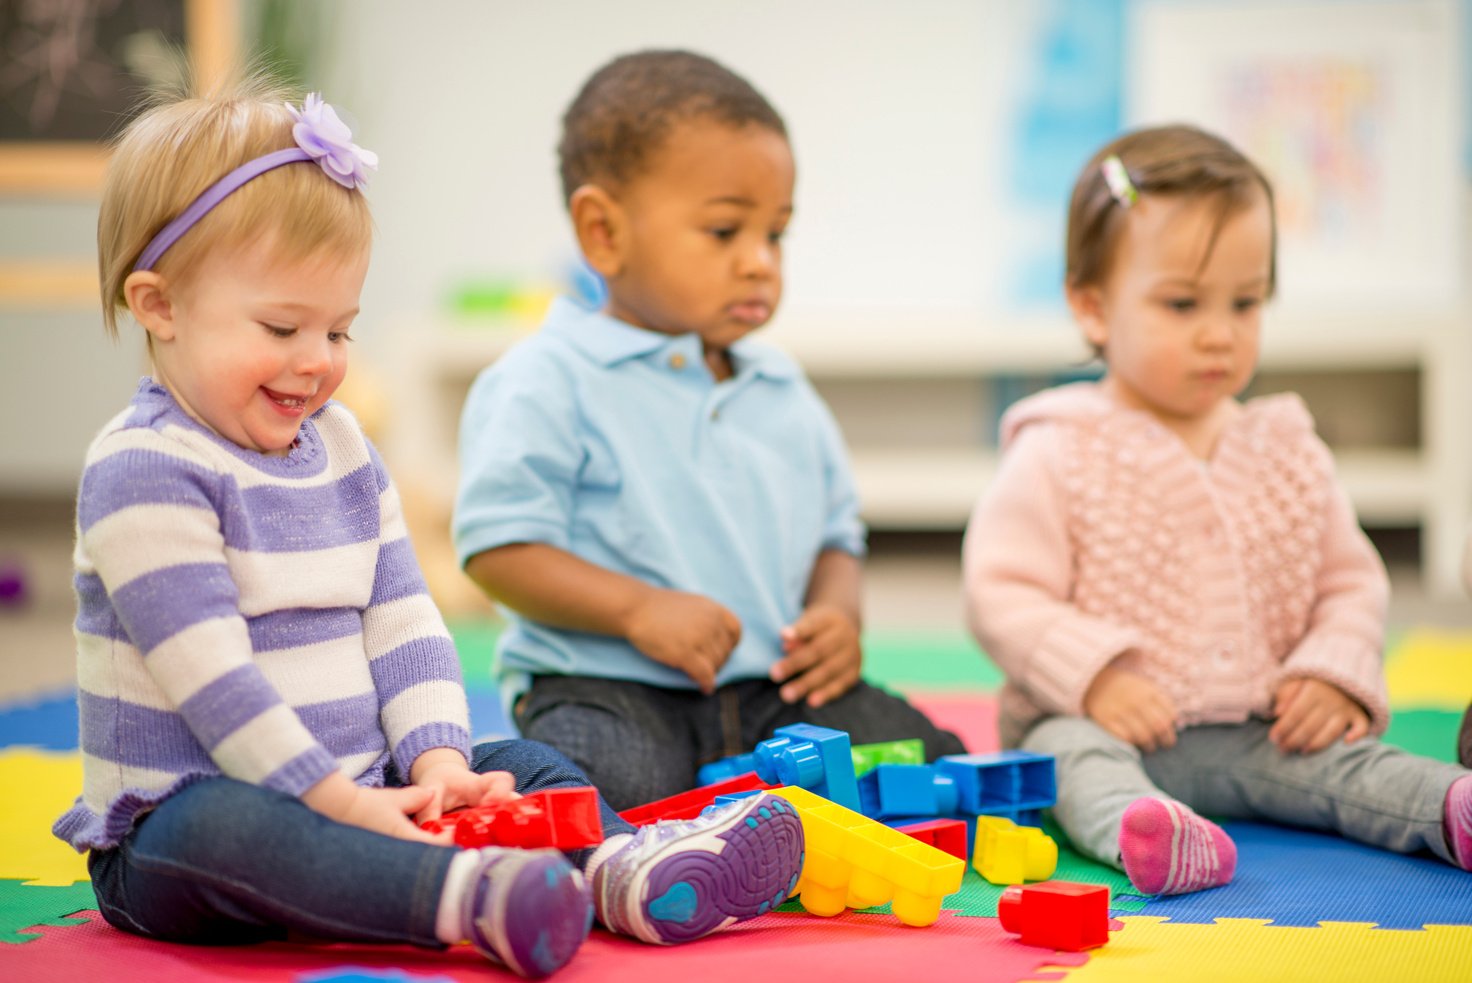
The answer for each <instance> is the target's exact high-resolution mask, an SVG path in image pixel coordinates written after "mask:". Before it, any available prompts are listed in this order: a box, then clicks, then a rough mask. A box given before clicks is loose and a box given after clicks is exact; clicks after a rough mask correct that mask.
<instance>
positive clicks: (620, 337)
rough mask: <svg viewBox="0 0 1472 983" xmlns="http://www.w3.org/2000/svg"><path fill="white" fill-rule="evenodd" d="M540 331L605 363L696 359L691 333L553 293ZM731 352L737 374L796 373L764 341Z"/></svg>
mask: <svg viewBox="0 0 1472 983" xmlns="http://www.w3.org/2000/svg"><path fill="white" fill-rule="evenodd" d="M542 330H543V331H546V332H548V333H549V334H552V335H554V336H556V337H558V338H561V339H562V340H564V341H566V342H567V343H568V344H570V345H572V346H573V347H574V348H576V349H578V350H579V351H581V352H583V353H584V354H585V355H587V356H588V357H589V358H591V359H593V360H594V361H596V362H598V363H599V364H601V365H605V366H613V365H617V364H619V363H620V362H626V361H629V360H630V359H635V358H643V357H644V356H646V355H653V354H657V353H660V352H663V351H665V350H671V351H681V352H684V351H685V350H686V349H689V352H688V354H687V357H693V358H698V357H700V339H698V338H696V337H695V335H693V334H683V335H669V334H663V333H661V332H659V331H649V330H646V329H644V328H636V327H634V326H633V325H632V324H629V323H627V322H625V321H620V320H619V319H618V318H615V317H609V316H608V315H607V314H604V313H603V312H602V311H595V310H589V309H588V308H586V307H583V306H581V305H580V304H577V303H575V302H574V301H572V300H569V299H568V298H566V297H558V298H557V299H556V300H554V301H553V302H552V306H551V308H549V309H548V311H547V318H546V321H545V322H543V325H542ZM731 356H732V361H733V363H734V365H735V367H736V374H737V375H738V376H742V375H747V374H751V375H759V376H764V377H766V378H769V379H792V378H795V377H796V376H797V370H796V367H795V366H794V365H793V364H792V363H791V361H789V360H788V359H786V358H785V357H783V356H781V355H779V354H778V353H777V352H776V351H775V350H773V349H771V348H769V347H767V346H766V345H761V344H752V343H751V342H750V340H749V339H745V338H743V339H742V340H740V341H738V342H736V343H735V344H734V345H732V346H731Z"/></svg>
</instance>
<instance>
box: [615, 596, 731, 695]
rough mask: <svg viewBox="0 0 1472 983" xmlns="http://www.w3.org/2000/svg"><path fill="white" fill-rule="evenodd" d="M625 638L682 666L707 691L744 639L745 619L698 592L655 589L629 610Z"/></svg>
mask: <svg viewBox="0 0 1472 983" xmlns="http://www.w3.org/2000/svg"><path fill="white" fill-rule="evenodd" d="M625 637H627V638H628V640H629V644H630V645H632V646H634V648H636V649H638V650H639V651H640V652H642V653H644V654H645V655H647V656H649V658H651V659H653V660H654V661H655V662H659V663H663V664H664V665H667V666H670V667H672V668H675V669H678V670H680V671H681V672H683V673H684V674H685V675H687V676H689V677H690V678H691V679H693V680H695V684H696V685H697V686H699V687H700V691H701V692H702V693H705V694H707V695H709V694H711V693H714V692H715V690H716V673H717V672H719V671H720V668H721V666H723V665H725V664H726V659H728V658H729V657H730V655H731V650H732V649H734V648H735V647H736V643H737V642H739V641H741V619H739V618H737V617H736V615H734V614H732V613H731V612H730V610H729V609H727V608H726V607H724V606H723V605H720V604H717V603H716V602H715V601H712V600H711V599H710V598H708V597H702V596H701V595H699V594H687V593H685V592H683V591H674V590H651V591H650V592H649V593H648V595H646V596H645V598H644V600H643V601H642V602H641V603H640V604H639V605H638V606H637V607H636V608H634V610H633V611H632V612H631V613H630V615H629V618H628V630H627V632H626V635H625Z"/></svg>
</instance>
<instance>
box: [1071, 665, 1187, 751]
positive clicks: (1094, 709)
mask: <svg viewBox="0 0 1472 983" xmlns="http://www.w3.org/2000/svg"><path fill="white" fill-rule="evenodd" d="M1084 713H1086V714H1088V715H1089V717H1090V718H1091V719H1092V720H1093V721H1094V722H1095V723H1096V724H1098V725H1099V726H1100V727H1103V728H1104V729H1105V730H1107V731H1108V732H1109V733H1111V734H1113V735H1114V736H1115V737H1117V738H1119V739H1120V740H1122V741H1129V742H1130V743H1131V744H1133V745H1134V746H1135V747H1137V748H1139V749H1140V750H1141V751H1144V752H1146V753H1149V752H1151V751H1156V750H1159V749H1160V748H1167V747H1174V746H1175V743H1176V728H1177V726H1178V724H1177V722H1176V706H1175V703H1174V702H1172V700H1171V698H1170V697H1169V696H1167V695H1166V693H1165V690H1163V689H1161V688H1160V687H1159V686H1156V685H1155V684H1154V683H1152V682H1151V681H1150V680H1148V679H1146V678H1145V677H1144V676H1141V675H1140V674H1138V673H1134V672H1130V671H1129V670H1128V669H1122V668H1120V667H1118V666H1115V665H1107V666H1105V667H1104V668H1103V669H1100V670H1099V674H1098V675H1097V676H1095V677H1094V681H1093V683H1091V684H1090V685H1089V690H1088V692H1087V693H1085V694H1084Z"/></svg>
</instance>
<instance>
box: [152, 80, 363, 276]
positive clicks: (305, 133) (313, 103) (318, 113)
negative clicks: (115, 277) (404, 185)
mask: <svg viewBox="0 0 1472 983" xmlns="http://www.w3.org/2000/svg"><path fill="white" fill-rule="evenodd" d="M286 108H287V110H288V111H289V112H290V113H291V115H292V118H293V119H295V120H296V124H295V125H294V126H292V128H291V136H292V139H294V140H295V141H296V146H295V147H288V148H286V149H285V150H277V151H275V152H273V153H269V154H266V155H265V156H264V157H257V158H256V159H255V160H252V161H247V162H246V163H244V164H241V165H240V166H239V167H237V168H236V169H235V170H233V171H231V172H230V173H229V174H226V175H225V176H224V177H222V178H220V180H218V181H216V182H215V183H214V184H212V185H210V186H209V187H208V188H206V189H205V191H204V193H203V194H201V195H200V196H199V197H198V198H196V199H194V201H193V202H191V203H190V205H189V207H188V208H186V209H184V211H182V212H180V213H179V216H178V217H177V218H175V219H174V220H173V221H172V222H170V223H169V224H168V225H165V226H164V227H163V228H162V229H160V230H159V233H158V235H156V236H154V237H153V239H151V240H150V241H149V243H148V245H147V246H145V247H144V249H143V252H142V253H141V254H139V256H138V262H136V263H134V264H133V270H134V272H138V271H140V270H151V269H153V267H154V264H155V263H157V262H158V261H159V257H161V256H163V254H164V253H166V252H168V251H169V247H171V246H172V245H173V244H174V243H176V242H178V241H179V239H180V237H181V236H183V235H184V233H186V232H188V231H189V230H190V229H192V228H193V227H194V224H195V223H196V222H198V221H199V220H200V219H202V218H204V217H205V215H207V214H208V213H209V211H210V209H212V208H214V207H215V206H216V205H218V204H219V203H220V202H222V201H224V200H225V199H226V198H227V197H229V196H230V194H231V193H233V192H234V191H236V190H237V189H239V188H240V186H241V185H243V184H245V183H246V182H247V181H249V180H251V179H252V178H257V177H260V176H261V175H262V174H264V173H266V172H267V171H270V170H274V169H275V168H277V167H280V166H281V165H282V164H292V163H295V162H297V161H316V163H317V165H318V166H319V167H321V168H322V170H323V172H325V173H326V174H327V176H328V177H330V178H332V180H334V181H336V182H337V183H338V184H340V185H342V186H343V187H344V188H357V189H359V190H361V189H363V188H366V187H367V186H368V175H369V174H370V173H372V172H373V171H376V170H378V155H377V154H375V153H373V152H372V151H371V150H364V149H363V148H362V147H360V146H358V145H357V144H355V143H353V134H352V131H351V130H349V129H348V128H347V124H345V123H344V122H343V121H342V120H340V119H338V118H337V113H336V112H334V111H333V109H332V107H331V106H329V105H328V104H327V103H325V102H323V101H322V97H321V96H320V95H318V94H317V93H315V92H314V93H312V94H311V95H309V96H307V98H306V101H305V102H304V103H302V108H301V109H297V108H296V107H295V106H292V105H289V104H288V105H287V107H286Z"/></svg>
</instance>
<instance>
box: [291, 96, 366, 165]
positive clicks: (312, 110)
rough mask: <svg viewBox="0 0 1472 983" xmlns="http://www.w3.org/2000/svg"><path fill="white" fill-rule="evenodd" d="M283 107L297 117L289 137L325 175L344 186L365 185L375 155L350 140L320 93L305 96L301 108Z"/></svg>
mask: <svg viewBox="0 0 1472 983" xmlns="http://www.w3.org/2000/svg"><path fill="white" fill-rule="evenodd" d="M286 108H287V109H288V110H289V111H290V112H291V115H292V117H293V118H294V119H295V120H296V125H295V126H293V127H292V128H291V136H292V138H293V139H294V140H296V144H297V146H298V147H301V148H302V149H303V150H305V151H306V152H307V153H309V154H311V155H312V159H313V160H315V161H316V162H317V163H318V165H319V166H321V168H322V170H324V171H326V172H327V176H328V177H330V178H332V180H334V181H336V182H337V183H338V184H340V185H342V186H343V187H344V188H358V189H362V188H366V187H367V186H368V175H369V174H371V173H372V172H373V171H376V170H378V155H377V154H375V153H374V152H373V151H371V150H364V149H363V148H362V147H360V146H358V145H357V144H356V143H353V133H352V131H351V130H349V129H348V127H347V124H346V123H344V122H343V121H342V120H340V119H338V118H337V113H336V112H334V111H333V109H332V107H331V106H329V105H328V104H327V103H325V102H323V101H322V97H321V96H320V95H318V94H317V93H315V92H313V93H312V94H311V95H309V96H307V99H306V101H305V102H304V103H302V108H301V109H297V108H296V107H295V106H292V105H287V107H286Z"/></svg>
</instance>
